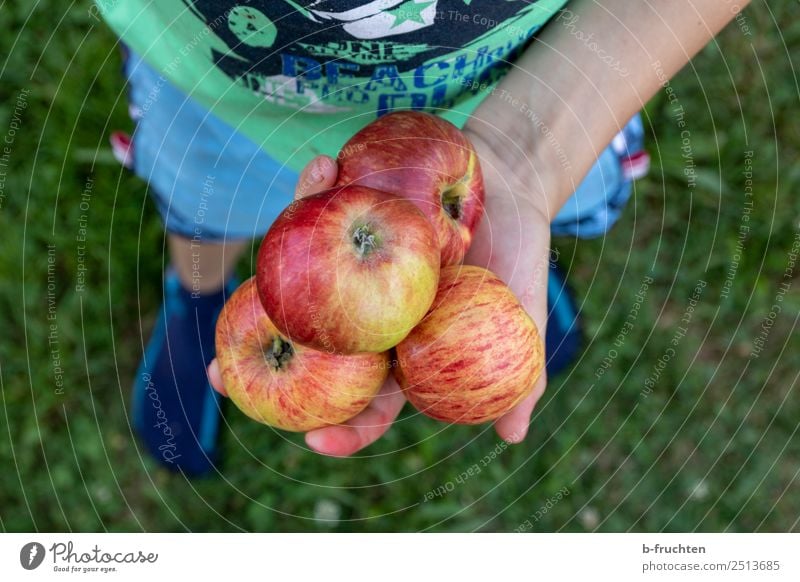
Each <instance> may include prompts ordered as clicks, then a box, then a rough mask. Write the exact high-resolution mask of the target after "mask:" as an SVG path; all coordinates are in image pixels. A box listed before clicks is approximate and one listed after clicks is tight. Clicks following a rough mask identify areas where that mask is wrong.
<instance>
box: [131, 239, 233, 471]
mask: <svg viewBox="0 0 800 582" xmlns="http://www.w3.org/2000/svg"><path fill="white" fill-rule="evenodd" d="M168 237H169V238H168V240H169V249H170V256H171V261H172V266H171V267H170V268H169V269H168V270H167V273H166V274H165V277H164V304H163V306H162V307H161V309H159V312H158V320H157V322H156V326H155V328H154V330H153V333H152V336H151V338H150V341H149V343H148V346H147V350H146V351H145V353H144V358H143V360H142V364H141V365H140V367H139V372H138V374H137V378H136V381H135V384H134V397H133V419H134V426H135V427H136V430H137V432H138V434H139V436H140V438H141V439H142V441H143V442H144V444H145V447H146V448H147V450H149V452H150V453H151V454H152V455H153V457H154V458H156V459H157V460H158V461H159V462H160V463H161V464H162V465H164V466H166V467H168V468H171V469H173V470H179V471H182V472H183V473H185V474H187V475H193V476H201V475H205V474H208V473H209V472H211V471H212V470H213V467H214V464H215V461H216V460H217V441H218V435H219V423H220V405H219V397H218V395H217V393H216V392H214V391H213V390H212V389H211V387H210V386H209V384H208V377H207V375H206V366H207V365H208V364H209V363H210V362H211V360H212V359H213V357H214V335H215V327H216V319H217V315H218V314H219V312H220V310H221V309H222V305H223V303H224V301H225V299H226V298H227V297H228V296H229V295H230V294H231V293H232V292H233V287H234V282H233V280H232V274H233V270H234V267H235V266H236V261H237V259H238V258H239V257H240V256H241V254H242V252H243V251H244V250H245V248H246V247H247V245H248V244H249V243H248V242H240V241H237V242H229V243H225V244H220V243H213V242H200V241H196V240H192V239H189V238H185V237H183V236H180V235H177V234H173V233H169V235H168ZM226 286H227V288H225V287H226Z"/></svg>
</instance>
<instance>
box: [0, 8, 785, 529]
mask: <svg viewBox="0 0 800 582" xmlns="http://www.w3.org/2000/svg"><path fill="white" fill-rule="evenodd" d="M64 6H65V5H62V4H58V3H56V2H53V1H51V0H48V1H39V2H34V3H16V4H14V3H12V4H9V3H6V4H4V5H3V7H2V9H0V27H2V28H3V30H6V31H8V32H7V34H5V35H3V37H2V38H1V39H0V55H3V56H2V57H0V62H2V63H3V68H2V72H1V73H0V74H1V75H2V80H3V82H2V84H0V132H2V133H3V134H4V135H7V133H6V131H7V129H9V128H10V127H11V124H12V121H13V120H14V119H16V122H15V123H17V124H18V125H19V129H18V130H17V131H16V133H15V135H14V139H13V144H11V145H10V150H9V151H10V153H9V159H8V160H7V162H8V168H3V169H5V170H7V176H6V177H5V182H2V183H1V184H2V198H0V231H2V240H3V243H2V245H3V252H2V253H0V272H1V273H3V277H2V278H1V279H0V321H2V322H3V326H4V331H5V334H4V335H5V338H4V340H3V341H2V342H0V389H1V390H2V400H1V401H0V405H1V407H2V414H0V435H1V436H0V466H2V467H3V468H4V470H3V471H1V472H0V528H2V529H3V530H6V531H23V530H40V531H50V530H56V531H63V530H66V531H84V530H101V531H103V530H109V531H139V530H146V531H153V530H167V531H172V530H177V531H182V530H197V531H200V530H213V531H219V530H222V531H234V530H259V531H272V530H279V531H384V530H390V531H417V530H435V531H468V530H487V531H512V530H514V529H516V528H518V527H520V525H521V524H524V523H525V520H530V524H531V525H530V527H528V526H525V527H526V528H528V529H532V530H534V531H553V530H562V531H585V530H594V529H597V530H600V531H626V530H635V531H651V530H657V531H658V530H664V531H683V530H701V531H720V530H732V531H751V530H758V531H787V530H797V529H798V517H800V485H798V480H797V477H798V471H799V470H800V438H798V435H797V430H798V418H800V404H798V402H800V400H799V399H798V398H797V375H798V370H800V368H799V367H798V365H797V362H798V360H797V353H798V352H799V351H800V339H799V337H800V336H798V334H797V333H795V329H796V325H797V317H798V313H800V311H799V310H798V308H799V307H800V294H798V284H797V281H796V269H797V268H800V267H796V268H795V270H794V271H792V273H791V276H790V277H789V278H788V279H784V271H785V269H786V268H787V266H788V265H789V262H790V258H791V257H790V251H791V249H792V244H793V241H794V237H795V236H796V234H797V232H798V228H799V225H798V219H799V218H800V199H798V196H797V194H796V192H797V190H798V187H800V167H798V166H797V164H796V163H795V160H797V158H798V146H800V126H799V125H798V121H797V115H796V111H797V109H796V107H797V98H798V84H797V78H796V75H795V72H794V70H793V68H792V63H791V62H790V60H789V55H790V54H793V55H794V56H796V55H797V54H798V52H797V49H798V41H800V22H798V21H797V19H795V18H793V17H792V14H793V13H792V8H791V6H790V3H778V4H773V5H772V6H771V7H770V8H769V9H767V8H766V7H765V6H764V5H761V4H759V5H758V6H756V7H752V8H750V9H749V10H748V11H747V12H746V13H745V15H744V19H745V22H746V24H747V25H748V26H749V29H750V31H751V35H750V36H746V35H745V34H744V33H743V31H742V29H740V28H739V26H737V24H735V23H734V24H732V25H731V26H730V27H729V28H728V29H726V31H725V32H724V33H723V34H722V35H721V36H720V38H719V39H718V43H717V44H712V45H711V46H709V47H708V48H707V49H706V50H704V51H703V52H702V53H701V54H700V55H699V56H698V57H697V59H696V60H695V61H694V62H693V64H692V66H690V67H687V68H686V69H685V70H684V71H683V72H681V73H680V74H679V75H678V77H677V78H676V79H674V80H673V82H672V83H671V87H672V89H673V90H674V91H675V94H676V95H677V96H678V98H679V102H680V104H681V106H682V107H683V108H684V114H685V120H686V123H687V127H686V128H687V129H688V130H689V131H690V147H691V156H692V160H693V162H694V169H695V171H696V174H695V178H694V179H695V181H696V186H695V187H694V188H689V187H688V186H687V177H686V175H685V173H684V171H685V170H686V169H687V165H686V163H687V160H686V158H682V151H681V147H682V145H684V144H683V142H682V136H681V129H680V128H679V127H678V125H677V123H676V117H675V110H674V106H673V105H672V104H670V102H669V101H668V100H667V97H666V93H665V92H662V93H661V94H660V95H659V96H657V97H656V98H655V99H654V100H653V101H652V102H651V103H650V104H649V105H648V106H647V108H646V111H645V115H646V123H647V125H648V132H649V137H648V147H649V149H650V152H651V154H652V156H653V162H654V163H653V169H652V172H651V174H650V176H649V177H647V178H646V179H644V180H642V181H640V182H639V183H638V184H637V186H636V190H635V194H634V198H633V200H632V202H631V204H630V206H629V207H628V208H627V209H626V212H625V214H624V216H623V218H622V220H621V222H620V223H619V224H618V226H617V227H616V228H615V229H614V230H613V231H612V232H611V233H610V234H609V235H608V236H607V237H605V238H604V239H601V240H594V241H573V240H567V239H563V240H557V241H556V246H557V247H558V249H559V252H560V256H561V262H562V264H563V265H564V266H565V267H567V268H568V269H569V271H570V275H569V276H570V280H571V281H572V282H573V286H574V288H575V291H576V293H577V295H578V298H579V301H580V303H581V311H582V313H583V321H584V323H585V326H586V347H585V351H584V353H583V355H582V357H581V359H580V362H578V363H577V364H576V365H575V367H574V368H573V369H572V370H570V371H569V372H567V373H566V374H563V375H562V376H560V377H558V378H555V379H553V380H552V381H551V383H550V387H549V389H548V392H547V394H546V396H545V397H544V399H543V401H542V402H541V404H540V405H539V407H538V409H537V411H536V413H535V417H534V420H533V427H532V430H531V434H530V436H529V438H528V440H527V442H526V443H525V444H524V445H521V446H517V447H512V448H508V449H507V450H501V451H500V452H499V453H497V454H496V456H495V458H493V460H491V462H489V463H488V464H487V465H486V466H485V467H484V466H482V464H481V463H482V459H484V457H485V456H486V455H491V454H492V453H491V452H492V451H493V450H495V447H496V446H497V445H498V439H497V437H496V435H495V434H494V433H493V431H492V430H490V429H488V428H469V427H456V428H447V427H444V426H443V425H439V424H436V423H434V422H433V421H428V420H425V419H420V418H417V417H414V418H413V419H411V418H409V414H408V411H405V413H404V415H403V418H404V419H405V420H401V421H400V422H398V423H397V425H396V427H395V428H394V429H393V430H392V431H391V432H390V433H389V435H388V436H387V437H386V438H385V439H383V440H382V441H381V442H380V443H378V444H376V445H374V446H372V447H370V448H369V449H367V450H366V451H365V452H364V455H365V456H367V457H368V458H367V459H365V458H363V457H362V458H358V459H347V460H334V459H328V458H321V457H319V456H315V455H313V454H311V453H308V452H305V451H304V450H303V448H302V447H301V446H299V445H300V444H301V440H300V438H299V437H297V436H292V435H285V434H277V433H274V432H271V431H270V430H267V429H264V428H262V427H260V426H258V425H256V424H255V423H252V422H249V421H247V420H246V419H245V417H244V416H243V415H241V414H237V413H236V412H235V411H234V410H233V409H232V408H229V409H228V412H229V414H227V415H226V423H227V424H226V426H225V430H224V431H223V432H224V437H223V449H224V451H225V455H226V460H227V462H226V464H225V466H224V469H223V474H222V476H220V477H218V478H213V479H207V480H201V481H196V482H189V481H187V480H185V479H184V478H182V477H180V476H175V475H171V474H167V473H165V472H163V471H161V470H158V469H157V468H155V467H154V465H153V464H152V463H151V462H150V461H149V460H146V459H144V458H143V457H142V453H141V451H140V450H139V448H138V447H137V443H136V441H135V440H134V439H133V437H132V434H131V430H130V427H129V424H128V420H127V418H128V406H129V389H130V384H131V380H132V378H133V375H134V371H135V368H136V365H137V363H138V360H139V356H140V354H141V350H142V341H143V337H145V338H146V334H147V333H148V332H149V329H150V327H151V326H152V323H153V319H154V313H155V311H156V309H157V307H158V304H159V297H158V294H157V284H156V282H157V281H158V280H159V278H160V274H161V271H162V268H163V264H164V255H163V246H164V240H163V232H162V230H161V227H160V223H159V220H158V218H157V215H156V213H155V210H154V208H153V206H152V204H151V203H150V202H149V201H148V200H147V193H146V186H145V185H144V184H142V183H141V182H140V181H138V180H137V179H135V178H134V177H132V176H131V175H129V174H127V173H126V172H123V171H121V170H120V168H119V167H118V165H117V164H116V163H114V162H113V160H112V157H111V155H110V151H109V149H108V147H107V145H106V144H107V136H108V133H109V131H110V129H113V128H127V127H129V126H130V122H129V121H128V119H127V116H126V111H125V99H124V94H123V92H122V81H121V78H120V75H119V58H118V55H117V54H116V52H115V51H114V43H115V39H114V38H113V37H112V35H111V34H110V33H109V32H108V30H107V29H106V28H105V27H104V26H103V25H102V24H100V23H98V22H96V21H94V20H93V19H92V18H91V17H90V16H89V15H88V13H87V3H86V2H83V1H82V2H79V3H78V4H77V5H76V4H72V5H70V6H69V7H68V8H64ZM770 11H771V12H770ZM773 18H774V19H773ZM776 22H777V23H779V24H778V25H776ZM53 23H58V24H57V26H55V27H54V24H53ZM21 92H22V93H21ZM20 95H22V100H23V101H24V105H25V107H24V108H22V107H21V106H19V104H18V102H19V100H20ZM15 108H16V109H17V113H16V117H15ZM747 151H752V152H753V153H752V161H753V164H752V192H753V195H752V198H751V199H752V201H753V204H752V210H751V211H749V214H747V216H748V217H749V219H748V220H747V222H746V224H747V226H749V231H748V232H747V233H746V236H744V237H743V238H740V226H741V225H742V224H745V223H744V222H743V216H744V215H745V214H746V212H747V211H746V210H745V208H746V206H745V204H746V197H745V195H744V192H745V187H746V186H747V184H746V177H745V175H744V173H743V172H744V169H745V157H746V153H745V152H747ZM1 153H2V151H0V154H1ZM87 190H89V192H88V193H87V196H86V200H87V201H88V210H87V209H86V208H83V209H82V208H81V201H82V198H81V196H82V193H83V192H85V191H87ZM82 214H86V215H87V219H88V220H87V223H86V224H82V222H81V215H82ZM83 227H85V229H86V238H87V240H86V243H85V259H84V262H83V265H84V266H85V268H86V270H85V272H84V273H83V275H84V276H85V289H84V290H82V291H81V290H78V289H76V284H77V283H78V282H79V281H78V275H79V274H80V273H79V271H78V269H79V264H80V263H79V251H80V249H79V245H80V244H81V243H80V242H79V241H78V240H77V239H76V237H77V235H78V234H79V230H80V229H81V228H83ZM48 245H51V246H48ZM737 245H741V248H738V247H737ZM48 249H52V250H51V251H50V252H49V250H48ZM49 257H52V261H53V262H52V264H50V263H49V262H48V260H49ZM48 268H50V272H48ZM247 268H248V263H247V261H245V262H244V264H243V265H242V270H243V272H246V271H247ZM731 274H732V275H731ZM647 277H652V280H653V282H652V284H650V285H649V287H648V288H647V289H646V290H644V289H643V286H642V283H643V281H647V280H648V279H647ZM726 281H727V282H726ZM783 282H788V283H790V288H789V289H788V291H785V292H780V287H779V286H780V284H781V283H783ZM703 283H705V286H703ZM48 284H50V287H48ZM698 286H699V291H698V292H697V293H695V291H694V290H695V288H696V287H698ZM637 293H641V294H642V296H643V298H641V297H640V302H639V303H637ZM693 293H695V295H696V296H697V297H696V301H694V302H693V301H692V300H691V299H692V295H693ZM695 303H696V304H695ZM634 305H638V306H639V307H638V309H636V308H635V307H634ZM773 305H779V307H780V312H779V313H777V314H776V317H775V318H774V320H773V318H770V316H769V313H770V311H771V310H773V307H772V306H773ZM690 307H692V308H693V310H692V311H691V314H690V323H689V324H688V325H686V324H685V321H684V322H682V320H685V318H686V317H687V315H686V314H687V312H688V311H689V308H690ZM632 313H635V316H631V314H632ZM629 317H633V318H634V319H633V322H632V325H631V326H626V325H625V323H626V320H627V319H628V318H629ZM770 323H771V325H770ZM765 325H766V326H767V327H768V329H769V333H767V334H766V337H765V339H764V341H763V346H762V345H761V343H759V342H760V340H759V337H760V334H762V330H763V328H764V326H765ZM681 327H685V328H687V330H686V332H685V334H684V333H681V332H680V328H681ZM623 329H627V330H628V331H627V332H626V333H625V334H623V335H622V336H620V335H619V334H620V332H621V330H623ZM615 340H616V341H617V343H616V344H615V343H614V342H615ZM673 340H674V343H675V345H672V344H671V342H673ZM754 347H755V348H759V347H761V350H760V353H759V354H758V356H757V357H753V356H752V354H753V353H754ZM670 348H672V350H674V352H673V351H671V350H670ZM756 351H758V350H756ZM665 356H668V359H669V362H668V363H667V364H665V365H664V366H662V367H663V370H662V369H660V368H659V364H658V362H659V359H662V360H663V359H664V358H665ZM54 357H55V358H57V360H58V361H57V362H55V361H54ZM55 364H58V366H56V365H55ZM57 367H58V368H60V369H61V370H62V371H61V374H62V376H63V386H61V387H59V386H58V385H57V384H56V381H57V377H56V376H57V372H58V370H57ZM476 463H477V464H478V465H479V467H481V471H480V472H479V473H477V474H473V475H472V476H469V477H468V478H466V479H462V478H460V477H459V476H460V475H461V474H462V473H463V472H464V471H467V470H468V469H469V468H470V467H472V466H473V465H474V464H476ZM473 473H474V471H473ZM460 481H463V483H462V482H460ZM449 484H451V485H452V486H451V485H449ZM440 488H444V489H445V490H447V489H452V490H450V491H446V492H445V494H443V495H441V496H438V497H434V498H433V499H431V500H429V501H424V499H425V496H426V494H427V493H429V492H431V491H435V490H441V489H440ZM564 488H566V489H564ZM559 491H562V492H567V493H568V494H564V493H562V494H559ZM429 497H430V495H429Z"/></svg>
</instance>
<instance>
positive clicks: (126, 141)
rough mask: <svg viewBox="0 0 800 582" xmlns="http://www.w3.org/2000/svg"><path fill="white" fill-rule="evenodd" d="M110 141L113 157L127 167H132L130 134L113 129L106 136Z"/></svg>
mask: <svg viewBox="0 0 800 582" xmlns="http://www.w3.org/2000/svg"><path fill="white" fill-rule="evenodd" d="M108 141H109V142H110V143H111V151H112V152H113V153H114V158H116V160H117V161H118V162H119V163H120V164H122V165H123V166H125V167H126V168H128V169H129V170H130V169H131V168H132V167H133V142H132V141H131V136H129V135H128V134H127V133H124V132H122V131H114V132H112V133H111V136H110V137H109V138H108Z"/></svg>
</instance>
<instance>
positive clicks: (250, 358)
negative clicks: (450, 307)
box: [216, 277, 389, 431]
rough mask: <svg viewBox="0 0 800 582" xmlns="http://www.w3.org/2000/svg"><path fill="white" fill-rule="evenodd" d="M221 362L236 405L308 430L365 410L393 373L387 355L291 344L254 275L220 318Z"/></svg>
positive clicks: (286, 427) (285, 426) (249, 413)
mask: <svg viewBox="0 0 800 582" xmlns="http://www.w3.org/2000/svg"><path fill="white" fill-rule="evenodd" d="M216 345H217V361H218V362H219V369H220V372H221V374H222V380H223V383H224V385H225V389H226V391H227V392H228V395H229V396H230V398H231V400H233V402H234V404H236V406H237V407H238V408H239V409H240V410H241V411H242V412H244V413H245V414H246V415H247V416H249V417H250V418H252V419H253V420H257V421H258V422H262V423H264V424H268V425H270V426H274V427H275V428H280V429H283V430H290V431H308V430H312V429H315V428H320V427H322V426H327V425H329V424H339V423H341V422H344V421H346V420H348V419H350V418H352V417H353V416H355V415H356V414H358V413H359V412H361V411H362V410H363V409H364V408H365V407H366V406H367V404H369V402H370V400H372V398H373V396H375V394H376V393H377V392H378V390H379V389H380V387H381V385H382V384H383V382H384V381H385V380H386V376H387V375H388V371H389V358H388V354H387V353H385V352H384V353H382V354H378V353H375V354H357V355H352V356H342V355H337V354H329V353H326V352H320V351H317V350H314V349H311V348H306V347H303V346H301V345H298V344H295V343H292V342H290V341H289V340H288V339H287V338H286V336H284V335H281V333H280V332H279V331H278V330H277V329H276V328H275V326H274V325H273V324H272V322H271V321H270V320H269V317H267V314H266V313H265V312H264V308H263V307H262V306H261V302H260V300H259V299H258V292H257V290H256V281H255V277H252V278H250V279H248V280H247V281H245V282H244V284H242V286H241V287H239V288H238V289H237V290H236V292H235V293H234V294H233V295H232V296H231V297H230V299H229V300H228V302H227V303H226V304H225V307H224V309H223V310H222V313H221V314H220V316H219V319H218V320H217V331H216Z"/></svg>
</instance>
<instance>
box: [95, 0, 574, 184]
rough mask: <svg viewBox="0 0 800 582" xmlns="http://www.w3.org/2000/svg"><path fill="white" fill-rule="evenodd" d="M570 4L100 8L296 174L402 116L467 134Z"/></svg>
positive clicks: (254, 3) (131, 41)
mask: <svg viewBox="0 0 800 582" xmlns="http://www.w3.org/2000/svg"><path fill="white" fill-rule="evenodd" d="M566 1H567V0H538V1H524V0H371V1H370V0H296V1H293V0H250V1H242V2H239V3H237V2H233V1H231V0H97V4H98V7H99V10H100V12H101V14H103V16H104V18H105V19H106V20H107V22H108V23H109V25H110V26H111V27H112V28H113V30H114V31H115V32H116V33H117V35H119V37H120V38H121V39H122V41H123V42H124V43H125V44H127V45H128V46H129V47H130V48H131V49H132V50H133V51H135V52H137V53H139V54H140V55H141V56H142V57H143V58H144V59H145V60H146V61H147V62H148V63H149V64H150V65H151V66H153V67H154V68H155V69H156V70H157V71H158V72H159V73H160V74H161V75H163V76H164V78H165V79H168V80H169V81H170V82H172V83H173V84H174V85H175V86H177V87H178V88H180V89H181V90H182V91H184V92H186V93H187V94H188V95H190V96H191V97H192V98H193V99H195V100H197V101H198V102H199V103H201V104H202V105H204V106H205V107H207V108H208V109H210V110H211V111H213V112H214V114H216V115H217V116H219V117H220V118H221V119H223V120H224V121H226V122H227V123H229V124H231V125H232V126H234V127H236V128H237V129H238V130H239V131H240V132H242V133H243V134H244V135H246V136H247V137H249V138H250V139H252V140H253V141H255V142H256V143H257V144H259V145H260V146H261V147H262V148H263V149H264V151H266V152H267V154H269V155H271V156H272V157H274V158H276V159H278V160H280V161H281V162H286V163H287V165H289V166H290V167H291V168H293V169H295V170H299V169H301V168H302V167H303V166H304V165H305V164H306V163H307V162H308V161H309V160H310V159H311V158H312V157H313V156H314V155H317V154H320V153H324V154H328V155H335V154H336V152H337V151H338V150H339V148H340V147H341V145H342V144H343V143H344V142H345V141H346V140H347V139H348V138H349V137H350V136H351V135H352V134H353V133H355V132H356V131H357V130H358V129H360V128H361V127H363V126H364V125H366V124H367V123H369V122H370V121H372V120H373V119H375V118H376V117H377V116H378V115H381V114H383V113H386V112H388V111H391V110H393V109H419V110H426V111H431V112H436V113H437V114H440V115H442V116H443V117H445V118H447V119H449V120H450V121H452V122H453V123H455V124H456V125H459V126H461V125H463V124H464V122H465V121H466V118H467V116H468V115H469V114H470V113H471V112H472V111H473V110H474V109H475V108H476V107H477V105H478V104H479V103H480V101H481V100H482V99H483V98H484V97H486V95H487V94H488V91H489V90H491V87H492V86H493V85H494V84H495V83H496V82H497V80H498V79H499V78H500V77H502V75H503V74H504V73H505V72H506V71H507V70H508V68H509V66H510V62H513V60H514V59H515V58H516V56H517V55H518V54H519V52H520V51H521V50H522V49H523V48H524V47H525V46H526V44H527V42H528V41H529V40H530V39H531V37H532V36H533V35H534V34H535V33H536V31H538V30H539V29H540V28H541V27H542V26H543V25H544V24H545V23H546V22H547V21H548V20H549V19H550V18H551V17H552V16H553V15H554V14H555V13H556V12H557V11H558V10H559V9H560V8H561V7H562V6H563V5H564V4H565V3H566ZM487 87H488V88H489V89H488V90H487Z"/></svg>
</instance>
